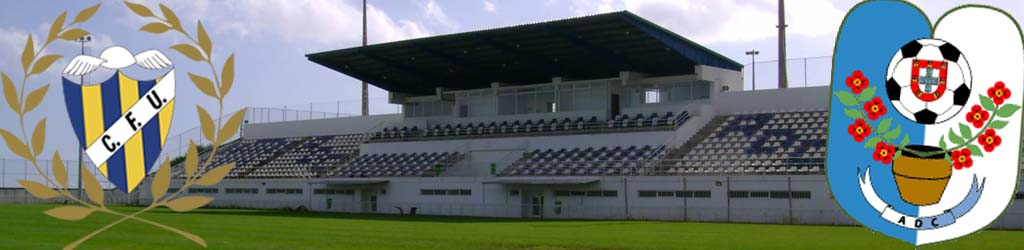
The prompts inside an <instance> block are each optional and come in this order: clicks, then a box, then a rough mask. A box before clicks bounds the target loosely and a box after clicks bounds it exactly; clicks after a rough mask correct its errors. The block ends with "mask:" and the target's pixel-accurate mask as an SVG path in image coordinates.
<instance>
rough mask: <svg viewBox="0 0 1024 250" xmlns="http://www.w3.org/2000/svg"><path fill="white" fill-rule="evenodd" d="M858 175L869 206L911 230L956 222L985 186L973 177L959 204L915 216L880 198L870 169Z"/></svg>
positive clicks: (884, 216) (927, 228)
mask: <svg viewBox="0 0 1024 250" xmlns="http://www.w3.org/2000/svg"><path fill="white" fill-rule="evenodd" d="M858 177H859V178H860V191H861V193H862V194H864V199H865V200H867V202H868V204H870V205H871V208H874V209H875V211H878V213H879V215H881V216H882V218H883V219H885V220H886V221H889V222H891V223H893V224H896V225H899V226H901V227H904V228H909V229H913V230H931V229H937V228H941V227H945V226H949V225H951V224H953V223H956V219H957V218H960V217H961V216H963V215H964V214H966V213H967V212H968V211H970V210H971V208H973V207H974V205H975V204H976V203H977V202H978V198H980V197H981V191H982V189H983V188H984V186H985V183H984V182H982V183H981V184H980V185H979V184H978V178H977V177H975V178H974V182H973V183H972V184H971V190H970V192H968V193H967V196H966V197H964V199H963V200H962V201H960V203H959V204H957V205H956V206H954V207H952V208H949V209H945V210H943V211H944V212H942V213H940V214H936V215H931V216H923V217H917V216H910V215H906V214H904V213H902V212H900V211H897V210H896V209H895V208H894V207H893V206H891V205H889V204H887V203H885V201H882V198H881V197H879V196H878V193H875V188H874V187H873V186H872V185H871V174H870V169H864V174H863V176H858Z"/></svg>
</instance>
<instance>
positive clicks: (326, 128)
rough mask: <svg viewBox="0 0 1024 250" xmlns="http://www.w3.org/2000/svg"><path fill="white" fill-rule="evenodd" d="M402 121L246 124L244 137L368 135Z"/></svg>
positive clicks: (383, 118) (397, 118) (393, 116)
mask: <svg viewBox="0 0 1024 250" xmlns="http://www.w3.org/2000/svg"><path fill="white" fill-rule="evenodd" d="M401 121H402V116H401V114H389V115H372V116H367V117H359V116H354V117H342V118H332V119H318V120H305V121H288V122H272V123H259V124H246V125H245V126H244V128H243V129H244V130H243V131H242V137H243V138H246V139H263V138H284V137H298V136H320V135H340V134H359V133H368V132H371V130H373V131H374V132H375V131H379V130H380V129H382V128H383V126H384V125H387V124H391V123H398V122H401Z"/></svg>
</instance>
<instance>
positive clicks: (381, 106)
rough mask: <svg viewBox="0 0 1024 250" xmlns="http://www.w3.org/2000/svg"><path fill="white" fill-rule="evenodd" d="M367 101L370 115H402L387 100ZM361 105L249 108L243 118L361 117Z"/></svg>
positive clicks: (262, 120) (261, 120)
mask: <svg viewBox="0 0 1024 250" xmlns="http://www.w3.org/2000/svg"><path fill="white" fill-rule="evenodd" d="M369 101H370V104H371V106H370V114H371V115H382V114H398V113H402V106H401V105H396V104H390V103H388V102H387V101H388V100H387V98H371V99H369ZM361 105H362V104H361V101H359V100H346V101H334V102H317V103H306V104H297V105H285V106H281V107H250V108H249V109H248V112H247V113H246V116H245V118H246V121H248V122H249V123H269V122H286V121H302V120H316V119H330V118H341V117H351V116H359V115H361V113H362V111H360V109H361Z"/></svg>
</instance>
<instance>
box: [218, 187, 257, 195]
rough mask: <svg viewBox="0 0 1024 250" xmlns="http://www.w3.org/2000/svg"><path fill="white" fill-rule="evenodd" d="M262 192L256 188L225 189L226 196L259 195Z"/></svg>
mask: <svg viewBox="0 0 1024 250" xmlns="http://www.w3.org/2000/svg"><path fill="white" fill-rule="evenodd" d="M259 192H260V190H259V189H256V188H225V189H224V193H226V194H257V193H259Z"/></svg>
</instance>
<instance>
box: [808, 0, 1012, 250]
mask: <svg viewBox="0 0 1024 250" xmlns="http://www.w3.org/2000/svg"><path fill="white" fill-rule="evenodd" d="M922 13H923V12H921V11H920V10H919V9H918V8H917V7H916V6H913V5H912V4H910V3H906V2H897V1H892V2H889V1H870V2H865V3H861V4H859V5H857V6H856V7H854V8H853V9H852V10H850V12H849V13H848V14H847V16H846V18H845V20H844V21H843V24H842V26H841V27H840V31H839V36H838V37H837V39H836V45H835V46H836V47H835V57H834V59H833V60H834V61H833V69H832V91H831V94H832V99H831V103H830V110H831V112H830V119H829V127H830V130H829V137H828V138H829V141H828V156H827V159H826V164H827V165H826V166H827V169H828V170H827V176H828V182H829V186H830V187H831V189H832V193H833V195H834V196H835V199H836V202H837V203H839V205H840V206H841V207H842V208H843V209H844V210H845V211H846V212H847V214H849V215H850V216H851V217H853V218H854V219H855V220H857V221H858V222H860V223H861V224H863V225H865V226H867V227H869V228H871V229H873V230H876V231H879V232H882V233H884V234H886V235H888V236H890V237H894V238H898V239H900V240H903V241H906V242H909V243H911V244H914V245H924V244H929V243H934V242H939V241H945V240H950V239H955V238H958V237H961V236H964V235H967V234H970V233H972V232H975V231H978V230H981V229H984V228H985V227H986V226H988V225H989V224H990V223H992V222H993V221H994V220H995V219H996V218H998V217H999V215H1000V214H1001V213H1002V212H1003V211H1004V210H1005V209H1006V207H1007V206H1008V205H1009V202H1010V200H1011V199H1012V198H1013V197H1012V196H1013V192H1014V191H1015V189H1016V185H1017V182H1018V173H1019V165H1020V164H1019V163H1020V152H1021V147H1020V146H1021V145H1020V141H1021V131H1022V130H1021V112H1020V108H1021V104H1022V100H1024V99H1022V95H1024V72H1022V71H1021V69H1022V68H1024V43H1022V36H1021V33H1020V31H1019V28H1018V26H1017V23H1016V21H1014V20H1013V18H1012V17H1010V16H1008V15H1006V14H1005V13H1004V12H1002V11H1001V10H998V9H995V8H991V7H987V6H963V7H959V8H956V9H953V10H950V11H949V12H946V13H945V14H944V15H943V16H942V17H941V18H939V19H938V20H937V21H936V22H935V23H934V26H933V24H932V23H931V21H930V20H929V19H928V17H926V16H924V15H923V14H922ZM933 27H934V28H933ZM976 27H986V28H985V29H976Z"/></svg>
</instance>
